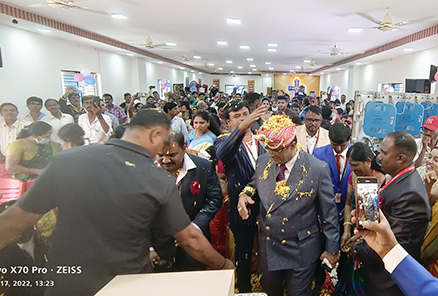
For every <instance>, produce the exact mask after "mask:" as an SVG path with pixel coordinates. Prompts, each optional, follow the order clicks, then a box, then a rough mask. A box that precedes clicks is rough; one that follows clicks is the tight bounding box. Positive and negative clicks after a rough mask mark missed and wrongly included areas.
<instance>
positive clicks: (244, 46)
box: [240, 45, 249, 49]
mask: <svg viewBox="0 0 438 296" xmlns="http://www.w3.org/2000/svg"><path fill="white" fill-rule="evenodd" d="M240 49H249V46H248V45H241V46H240Z"/></svg>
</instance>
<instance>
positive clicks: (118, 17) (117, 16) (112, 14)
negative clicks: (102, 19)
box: [110, 13, 127, 20]
mask: <svg viewBox="0 0 438 296" xmlns="http://www.w3.org/2000/svg"><path fill="white" fill-rule="evenodd" d="M110 17H112V18H113V19H119V20H126V19H127V17H126V16H124V15H123V14H121V13H111V14H110Z"/></svg>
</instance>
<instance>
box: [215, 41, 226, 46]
mask: <svg viewBox="0 0 438 296" xmlns="http://www.w3.org/2000/svg"><path fill="white" fill-rule="evenodd" d="M216 43H217V44H218V45H227V44H228V42H226V41H216Z"/></svg>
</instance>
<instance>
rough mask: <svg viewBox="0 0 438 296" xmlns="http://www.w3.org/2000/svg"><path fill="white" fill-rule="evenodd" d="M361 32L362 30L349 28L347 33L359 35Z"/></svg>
mask: <svg viewBox="0 0 438 296" xmlns="http://www.w3.org/2000/svg"><path fill="white" fill-rule="evenodd" d="M362 31H363V29H362V28H350V29H348V33H360V32H362Z"/></svg>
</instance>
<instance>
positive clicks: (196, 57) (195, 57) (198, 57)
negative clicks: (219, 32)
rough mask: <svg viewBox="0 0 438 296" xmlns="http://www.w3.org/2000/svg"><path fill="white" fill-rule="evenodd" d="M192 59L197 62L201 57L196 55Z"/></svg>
mask: <svg viewBox="0 0 438 296" xmlns="http://www.w3.org/2000/svg"><path fill="white" fill-rule="evenodd" d="M193 58H194V59H197V60H199V59H200V58H201V56H198V55H196V56H193Z"/></svg>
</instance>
